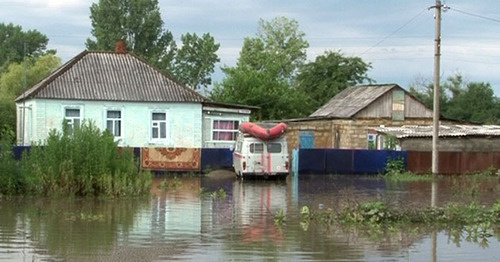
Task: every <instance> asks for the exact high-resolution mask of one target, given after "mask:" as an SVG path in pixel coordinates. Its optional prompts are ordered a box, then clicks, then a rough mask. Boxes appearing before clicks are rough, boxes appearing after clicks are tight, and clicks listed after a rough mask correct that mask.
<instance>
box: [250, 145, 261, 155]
mask: <svg viewBox="0 0 500 262" xmlns="http://www.w3.org/2000/svg"><path fill="white" fill-rule="evenodd" d="M263 151H264V144H262V143H252V144H250V153H262V152H263Z"/></svg>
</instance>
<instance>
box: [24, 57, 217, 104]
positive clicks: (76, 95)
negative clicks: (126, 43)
mask: <svg viewBox="0 0 500 262" xmlns="http://www.w3.org/2000/svg"><path fill="white" fill-rule="evenodd" d="M24 98H45V99H68V100H104V101H132V102H205V101H209V100H208V99H206V98H205V97H203V96H202V95H200V94H198V93H196V92H195V91H193V90H191V89H190V88H188V87H186V86H185V85H183V84H180V83H178V82H176V81H175V80H173V79H171V78H170V77H168V76H167V75H165V74H163V73H162V72H161V71H159V70H158V69H156V68H154V67H153V66H151V65H149V64H148V63H147V62H146V61H145V60H143V59H141V58H139V57H137V56H135V55H133V54H129V53H127V54H117V53H109V52H88V51H84V52H82V53H80V54H79V55H77V56H76V57H74V58H73V59H72V60H70V61H69V62H67V63H66V64H64V65H63V66H61V67H60V68H59V69H57V70H56V71H55V72H53V73H52V74H50V75H49V76H48V77H46V78H44V79H43V80H42V81H40V82H38V83H37V84H35V85H34V86H33V87H31V88H30V89H28V90H26V92H25V93H24V94H22V95H21V96H19V97H18V98H17V99H16V101H20V100H23V99H24Z"/></svg>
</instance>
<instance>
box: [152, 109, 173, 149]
mask: <svg viewBox="0 0 500 262" xmlns="http://www.w3.org/2000/svg"><path fill="white" fill-rule="evenodd" d="M154 114H165V120H154V119H153V115H154ZM149 117H150V121H149V137H150V141H151V143H154V144H166V143H167V142H168V141H169V138H170V126H169V121H168V117H169V116H168V110H151V111H150V114H149ZM162 123H164V124H165V137H153V129H156V128H158V134H161V124H162Z"/></svg>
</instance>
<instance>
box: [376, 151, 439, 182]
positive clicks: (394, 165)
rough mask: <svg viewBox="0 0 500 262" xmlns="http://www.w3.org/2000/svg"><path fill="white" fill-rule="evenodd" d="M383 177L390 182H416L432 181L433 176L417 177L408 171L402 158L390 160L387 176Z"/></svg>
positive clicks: (386, 170)
mask: <svg viewBox="0 0 500 262" xmlns="http://www.w3.org/2000/svg"><path fill="white" fill-rule="evenodd" d="M383 176H384V178H385V179H387V180H390V181H404V182H416V181H431V180H432V175H427V174H418V175H417V174H413V173H411V172H408V171H406V167H405V160H404V158H402V157H398V158H389V159H388V160H387V163H386V165H385V174H383Z"/></svg>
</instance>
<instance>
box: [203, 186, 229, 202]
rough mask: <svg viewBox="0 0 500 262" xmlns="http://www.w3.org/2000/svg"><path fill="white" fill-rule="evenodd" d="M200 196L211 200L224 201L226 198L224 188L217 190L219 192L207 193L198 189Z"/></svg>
mask: <svg viewBox="0 0 500 262" xmlns="http://www.w3.org/2000/svg"><path fill="white" fill-rule="evenodd" d="M200 196H201V197H209V198H212V199H226V197H227V192H226V190H224V188H219V190H216V191H211V192H210V191H207V190H206V189H204V188H201V189H200Z"/></svg>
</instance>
